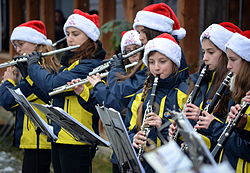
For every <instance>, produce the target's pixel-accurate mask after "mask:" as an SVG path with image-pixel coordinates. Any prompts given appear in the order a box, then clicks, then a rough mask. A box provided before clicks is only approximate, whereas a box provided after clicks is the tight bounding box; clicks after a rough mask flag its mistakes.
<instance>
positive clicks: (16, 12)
mask: <svg viewBox="0 0 250 173" xmlns="http://www.w3.org/2000/svg"><path fill="white" fill-rule="evenodd" d="M23 4H24V1H23V0H10V1H9V16H10V19H9V20H10V23H9V35H11V33H12V31H13V29H14V28H15V27H17V26H18V25H19V24H21V23H22V22H23V11H22V10H21V9H22V7H23ZM9 50H10V58H12V57H13V56H14V54H15V50H14V48H13V46H12V45H11V43H10V45H9Z"/></svg>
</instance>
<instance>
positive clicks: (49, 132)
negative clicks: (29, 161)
mask: <svg viewBox="0 0 250 173" xmlns="http://www.w3.org/2000/svg"><path fill="white" fill-rule="evenodd" d="M7 89H8V90H9V91H10V93H11V94H12V95H13V97H14V98H15V100H16V102H17V103H18V104H19V105H20V106H21V108H22V110H23V111H24V113H25V114H26V115H27V116H28V117H29V118H30V120H31V121H32V122H33V124H34V125H35V126H36V137H37V138H36V140H37V156H36V157H37V158H36V169H37V170H36V172H38V163H39V141H40V139H39V137H40V134H41V133H42V134H44V135H46V136H48V137H49V138H50V139H51V140H52V141H56V140H57V136H56V135H55V134H54V132H53V127H52V126H50V125H48V124H47V123H46V122H45V121H44V120H43V119H42V118H41V117H40V116H39V115H38V114H37V113H36V111H35V110H34V108H33V107H32V106H31V104H30V103H29V101H28V100H27V99H26V97H25V96H24V95H23V93H22V91H21V90H20V89H19V88H18V89H15V90H13V89H11V88H8V87H7Z"/></svg>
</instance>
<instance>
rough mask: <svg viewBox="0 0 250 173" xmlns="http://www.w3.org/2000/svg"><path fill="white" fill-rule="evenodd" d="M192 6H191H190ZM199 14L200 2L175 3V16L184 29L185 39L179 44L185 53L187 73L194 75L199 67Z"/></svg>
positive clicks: (186, 0) (193, 0)
mask: <svg viewBox="0 0 250 173" xmlns="http://www.w3.org/2000/svg"><path fill="white" fill-rule="evenodd" d="M190 4H192V5H190ZM199 13H200V2H199V1H197V0H181V1H178V3H177V16H178V19H179V22H180V24H181V26H182V27H183V28H185V29H186V32H187V34H186V37H185V38H184V39H183V40H182V41H181V42H180V45H181V47H182V49H183V51H184V53H185V57H186V61H187V64H188V66H189V72H190V73H194V72H196V71H197V69H198V67H199V46H200V44H199V43H200V41H199V35H200V33H199V29H200V22H199V16H200V15H199Z"/></svg>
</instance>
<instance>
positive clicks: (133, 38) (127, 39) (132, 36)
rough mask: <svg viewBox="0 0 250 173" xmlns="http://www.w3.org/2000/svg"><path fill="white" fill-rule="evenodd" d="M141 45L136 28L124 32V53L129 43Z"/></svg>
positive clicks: (122, 44)
mask: <svg viewBox="0 0 250 173" xmlns="http://www.w3.org/2000/svg"><path fill="white" fill-rule="evenodd" d="M133 44H134V45H138V46H141V45H142V43H141V41H140V39H139V33H138V32H137V31H136V30H130V31H124V32H122V40H121V51H122V53H124V51H125V47H126V46H129V45H133Z"/></svg>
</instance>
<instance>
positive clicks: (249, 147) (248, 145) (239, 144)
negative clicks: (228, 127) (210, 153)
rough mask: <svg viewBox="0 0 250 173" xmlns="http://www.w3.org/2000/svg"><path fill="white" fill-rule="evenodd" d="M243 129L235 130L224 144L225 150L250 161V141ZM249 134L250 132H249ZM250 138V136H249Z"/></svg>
mask: <svg viewBox="0 0 250 173" xmlns="http://www.w3.org/2000/svg"><path fill="white" fill-rule="evenodd" d="M244 133H245V132H244V131H243V130H240V131H239V130H234V131H233V132H232V134H231V135H230V137H229V138H228V140H227V142H226V143H225V146H224V149H225V150H224V151H225V153H226V154H227V152H229V153H230V154H232V155H234V156H235V157H238V158H241V159H244V160H246V161H248V162H250V141H249V139H246V137H245V136H243V134H244ZM247 135H248V136H249V133H248V134H247ZM248 138H249V137H248Z"/></svg>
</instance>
